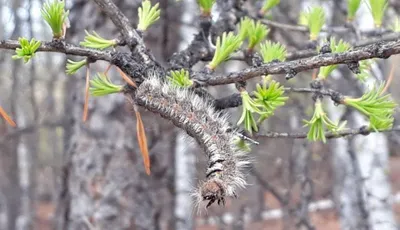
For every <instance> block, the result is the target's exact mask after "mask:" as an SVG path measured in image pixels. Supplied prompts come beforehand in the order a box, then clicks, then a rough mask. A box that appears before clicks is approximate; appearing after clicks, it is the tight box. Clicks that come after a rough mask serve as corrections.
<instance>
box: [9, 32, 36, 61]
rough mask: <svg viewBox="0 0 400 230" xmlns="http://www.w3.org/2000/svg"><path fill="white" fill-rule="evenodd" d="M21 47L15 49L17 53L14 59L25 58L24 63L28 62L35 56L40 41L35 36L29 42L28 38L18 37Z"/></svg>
mask: <svg viewBox="0 0 400 230" xmlns="http://www.w3.org/2000/svg"><path fill="white" fill-rule="evenodd" d="M18 41H19V44H20V46H21V48H17V49H16V50H15V53H16V54H15V55H13V56H12V59H14V60H15V59H21V58H22V59H23V60H24V63H28V62H29V60H30V59H31V58H33V57H34V56H35V52H36V50H37V49H38V48H39V47H40V45H41V43H40V41H36V40H35V39H34V38H32V40H31V41H30V42H29V41H28V40H27V39H26V38H19V39H18Z"/></svg>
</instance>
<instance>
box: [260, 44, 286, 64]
mask: <svg viewBox="0 0 400 230" xmlns="http://www.w3.org/2000/svg"><path fill="white" fill-rule="evenodd" d="M260 53H261V56H262V58H263V61H264V63H268V62H272V61H275V60H278V61H284V60H285V59H286V55H287V51H286V47H285V46H284V45H282V44H280V43H279V42H271V41H265V42H264V43H262V44H261V45H260Z"/></svg>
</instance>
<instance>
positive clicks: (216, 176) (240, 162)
mask: <svg viewBox="0 0 400 230" xmlns="http://www.w3.org/2000/svg"><path fill="white" fill-rule="evenodd" d="M135 101H136V103H137V104H138V105H140V106H143V107H145V108H146V109H147V110H149V111H151V112H154V113H157V114H159V115H161V116H162V117H163V118H165V119H167V120H170V121H172V122H173V124H174V125H176V126H177V127H179V128H182V129H184V130H185V131H186V132H187V133H188V134H189V135H190V136H192V137H193V138H195V139H196V141H197V142H198V143H199V145H200V146H201V147H202V148H203V149H204V151H205V152H206V154H207V156H208V167H207V170H206V178H205V180H204V181H202V182H200V186H199V188H198V189H196V191H195V196H196V197H197V202H198V204H199V203H200V202H201V201H202V200H207V201H209V202H208V204H207V207H208V206H210V205H211V204H212V203H214V202H217V203H218V204H224V203H225V197H232V196H233V197H236V193H235V191H236V190H237V189H238V188H244V187H245V186H246V181H245V179H244V174H243V171H244V169H245V167H246V166H248V165H249V163H250V162H249V161H248V158H247V155H246V153H245V152H243V151H242V150H240V149H238V148H237V146H236V144H235V138H236V134H235V133H234V132H232V127H231V126H230V124H229V122H228V116H227V114H225V113H223V112H221V111H216V110H215V108H214V106H213V104H212V101H210V100H209V99H204V98H201V97H200V96H199V95H197V94H196V93H194V92H193V91H191V90H189V89H185V88H178V87H176V86H174V85H172V84H170V83H169V82H167V81H164V80H162V79H160V78H157V77H155V76H152V77H149V78H148V79H146V80H145V81H144V82H143V83H142V84H140V86H139V87H138V88H137V90H136V94H135Z"/></svg>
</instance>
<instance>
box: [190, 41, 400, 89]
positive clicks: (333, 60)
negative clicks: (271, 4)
mask: <svg viewBox="0 0 400 230" xmlns="http://www.w3.org/2000/svg"><path fill="white" fill-rule="evenodd" d="M399 53H400V40H399V39H398V40H396V41H392V42H379V43H374V44H372V45H368V46H364V47H362V48H356V49H354V50H351V51H348V52H343V53H330V54H321V55H317V56H314V57H311V58H305V59H300V60H294V61H287V62H279V63H268V64H265V65H262V66H260V67H251V68H247V69H245V70H242V71H239V72H234V73H231V74H228V75H226V76H212V75H209V74H205V73H201V72H198V73H195V75H194V77H193V79H194V80H195V81H196V82H197V83H198V84H199V85H202V86H206V85H223V84H230V83H235V82H239V81H246V80H249V79H251V78H254V77H259V76H262V75H268V74H297V73H299V72H302V71H305V70H311V69H315V68H319V67H321V66H329V65H334V64H346V63H351V62H357V61H361V60H365V59H371V58H388V57H390V56H391V55H394V54H399Z"/></svg>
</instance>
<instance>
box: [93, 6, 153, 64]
mask: <svg viewBox="0 0 400 230" xmlns="http://www.w3.org/2000/svg"><path fill="white" fill-rule="evenodd" d="M94 1H95V2H96V3H97V5H99V6H100V8H101V9H102V10H103V12H104V13H106V14H107V16H108V17H109V18H110V19H111V21H112V22H113V23H114V24H115V26H117V27H118V29H119V30H120V32H121V33H122V34H123V35H124V37H125V42H126V44H128V47H129V48H130V49H131V51H132V52H133V53H138V54H139V55H140V57H141V59H142V62H143V63H144V64H146V65H147V64H154V63H156V61H155V58H154V57H153V55H152V54H151V53H150V51H149V50H148V49H147V48H146V46H145V44H144V42H143V39H142V37H141V36H140V35H139V34H138V32H137V31H136V30H135V29H134V28H133V27H132V26H131V24H130V22H129V19H128V18H127V17H126V16H125V15H124V14H123V13H122V12H121V10H120V9H119V8H118V7H117V6H116V5H115V4H114V3H113V2H112V1H111V0H94Z"/></svg>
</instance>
